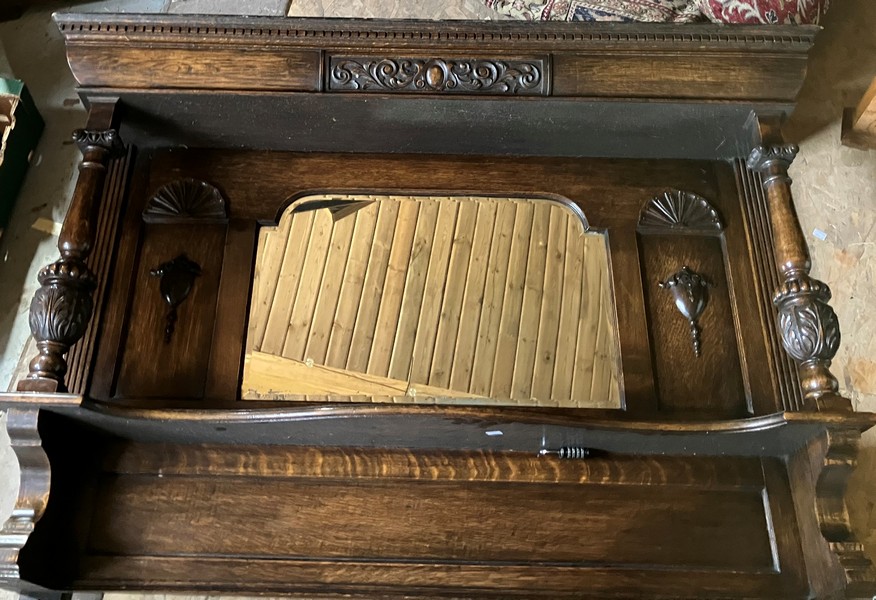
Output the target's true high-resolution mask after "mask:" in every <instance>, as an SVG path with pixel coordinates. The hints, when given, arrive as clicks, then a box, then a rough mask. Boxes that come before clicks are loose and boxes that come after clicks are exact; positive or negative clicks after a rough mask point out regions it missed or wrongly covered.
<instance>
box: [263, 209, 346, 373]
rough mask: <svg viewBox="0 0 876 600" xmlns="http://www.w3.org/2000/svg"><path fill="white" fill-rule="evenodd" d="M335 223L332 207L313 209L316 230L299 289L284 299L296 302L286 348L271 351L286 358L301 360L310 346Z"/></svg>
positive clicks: (306, 257)
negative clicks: (309, 334)
mask: <svg viewBox="0 0 876 600" xmlns="http://www.w3.org/2000/svg"><path fill="white" fill-rule="evenodd" d="M333 225H334V223H333V221H332V217H331V214H330V213H329V211H327V210H317V211H313V230H312V231H311V233H310V241H309V242H308V243H307V247H306V250H305V255H304V258H303V266H302V267H301V275H300V280H299V282H298V291H297V293H296V294H295V295H294V296H291V297H289V299H288V300H285V299H284V300H282V301H288V302H290V303H291V304H292V314H291V316H290V317H289V325H288V327H287V329H286V333H285V338H284V340H283V346H282V348H283V351H282V353H279V352H271V354H281V355H282V356H285V357H286V358H295V359H297V360H304V358H305V357H304V349H305V348H306V347H307V335H308V332H309V331H310V324H311V322H312V321H313V312H314V310H315V309H316V302H317V299H318V298H319V284H320V282H321V281H322V274H323V271H324V270H325V263H326V260H327V258H328V252H329V247H330V245H331V238H332V229H333ZM281 298H283V297H281Z"/></svg>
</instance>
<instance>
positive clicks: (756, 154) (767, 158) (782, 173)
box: [748, 144, 800, 185]
mask: <svg viewBox="0 0 876 600" xmlns="http://www.w3.org/2000/svg"><path fill="white" fill-rule="evenodd" d="M799 151H800V148H799V146H797V144H778V145H773V146H756V147H755V148H754V149H753V150H752V151H751V153H750V154H749V155H748V168H749V169H751V170H752V171H756V172H758V173H760V174H761V176H762V177H763V184H764V185H769V184H770V183H773V182H774V181H777V180H785V181H786V182H787V183H788V185H790V184H791V179H790V178H789V177H788V168H789V167H790V166H791V163H792V162H794V159H795V158H796V157H797V153H798V152H799Z"/></svg>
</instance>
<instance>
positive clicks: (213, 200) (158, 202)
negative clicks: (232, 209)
mask: <svg viewBox="0 0 876 600" xmlns="http://www.w3.org/2000/svg"><path fill="white" fill-rule="evenodd" d="M226 217H227V212H226V207H225V198H223V197H222V193H221V192H219V190H218V189H216V188H215V187H214V186H212V185H210V184H209V183H207V182H206V181H199V180H197V179H188V178H187V179H177V180H175V181H171V182H170V183H167V184H165V185H163V186H161V187H160V188H158V190H156V191H155V193H154V194H152V197H151V198H149V201H148V202H147V203H146V209H145V210H144V211H143V220H144V221H146V222H147V223H173V222H179V221H188V220H192V219H197V220H199V221H202V220H203V221H212V222H220V223H224V222H225V220H226Z"/></svg>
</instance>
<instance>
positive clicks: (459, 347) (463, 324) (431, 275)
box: [242, 194, 620, 408]
mask: <svg viewBox="0 0 876 600" xmlns="http://www.w3.org/2000/svg"><path fill="white" fill-rule="evenodd" d="M354 201H359V202H362V204H361V205H358V208H357V210H355V212H351V213H350V214H346V215H344V216H343V217H341V218H338V217H337V216H335V215H334V213H333V212H332V211H331V210H329V209H328V208H322V209H318V210H309V209H308V207H313V206H320V205H322V204H324V203H326V202H334V203H336V204H337V205H338V206H343V204H344V203H349V202H354ZM378 225H379V227H378ZM378 234H380V235H381V236H382V237H380V238H378ZM259 241H260V243H259V248H258V251H257V256H256V263H255V280H254V285H253V300H252V302H251V306H252V307H253V308H252V312H251V314H250V319H249V326H248V333H247V344H246V346H247V356H246V359H245V366H244V379H243V385H242V395H243V397H244V398H252V399H256V398H257V399H271V398H277V399H279V398H282V399H296V398H298V399H305V398H306V397H318V396H327V397H328V396H331V395H339V396H344V397H346V398H348V399H357V400H358V401H390V398H393V399H394V400H395V401H411V402H429V403H432V402H437V403H439V404H440V403H448V402H453V403H466V402H469V403H476V404H482V403H493V404H508V403H510V404H520V405H531V406H566V407H585V406H586V407H593V408H610V407H618V406H619V405H620V404H619V402H620V398H619V386H618V369H617V365H618V358H619V357H618V352H617V349H616V344H617V342H616V340H617V337H616V333H615V330H616V325H615V317H614V314H613V310H612V304H613V303H612V300H611V296H610V288H609V285H608V258H607V247H606V242H605V238H604V237H603V236H601V235H599V234H598V233H590V232H587V231H585V224H584V223H583V222H582V220H581V218H580V217H579V216H578V215H577V214H576V213H575V212H574V211H573V210H572V208H570V207H569V206H567V205H563V204H560V203H557V202H550V201H546V200H544V201H539V200H527V199H516V200H515V199H513V198H488V197H469V196H448V197H435V196H410V197H401V196H379V195H367V194H363V195H343V194H338V195H329V196H311V197H306V198H302V199H300V200H298V201H297V202H296V203H295V204H294V205H292V206H290V208H288V209H287V210H286V212H285V213H284V215H283V217H282V218H281V219H280V222H279V224H278V225H277V227H276V228H264V229H262V231H261V233H260V234H259ZM566 275H568V276H566ZM366 287H367V289H368V293H367V294H366V293H364V291H365V289H366ZM359 317H361V319H360V318H359ZM463 317H464V318H463ZM561 321H562V322H563V324H564V326H565V328H564V329H563V330H562V332H561V329H560V322H561ZM561 333H562V335H561ZM272 357H282V359H285V361H284V360H277V359H272ZM558 357H562V358H561V359H560V360H559V361H558V360H557V359H558ZM308 369H311V370H310V371H308ZM405 397H406V398H405Z"/></svg>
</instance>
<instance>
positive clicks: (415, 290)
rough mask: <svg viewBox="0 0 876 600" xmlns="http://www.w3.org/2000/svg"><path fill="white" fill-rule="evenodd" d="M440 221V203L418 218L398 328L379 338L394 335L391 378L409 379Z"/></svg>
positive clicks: (428, 204) (424, 208)
mask: <svg viewBox="0 0 876 600" xmlns="http://www.w3.org/2000/svg"><path fill="white" fill-rule="evenodd" d="M437 222H438V203H437V202H423V203H421V204H420V211H419V213H418V218H417V232H416V234H415V235H414V245H413V247H412V248H411V258H410V262H409V264H408V270H407V273H406V277H405V287H404V293H403V295H402V298H401V313H400V315H399V320H398V327H397V328H396V329H395V330H394V331H380V330H378V332H377V334H378V335H387V334H388V335H394V337H395V341H394V343H393V346H392V358H391V359H390V363H389V376H390V377H393V378H396V379H408V376H409V375H410V369H411V356H412V355H413V349H414V341H415V339H416V335H417V323H418V322H419V320H420V310H421V308H422V306H423V293H424V290H425V286H426V277H427V276H428V274H429V258H430V256H431V255H432V245H433V244H434V242H435V229H436V225H437Z"/></svg>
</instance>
